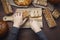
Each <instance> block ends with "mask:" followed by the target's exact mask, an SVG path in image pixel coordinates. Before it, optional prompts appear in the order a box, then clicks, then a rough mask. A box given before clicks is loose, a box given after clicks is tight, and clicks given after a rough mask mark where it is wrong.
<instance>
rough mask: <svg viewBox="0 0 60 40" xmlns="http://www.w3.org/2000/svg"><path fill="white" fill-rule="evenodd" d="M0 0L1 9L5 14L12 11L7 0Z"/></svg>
mask: <svg viewBox="0 0 60 40" xmlns="http://www.w3.org/2000/svg"><path fill="white" fill-rule="evenodd" d="M1 2H2V5H3V9H4V11H5V13H6V14H10V13H13V11H12V8H11V6H10V4H9V3H8V2H7V0H1Z"/></svg>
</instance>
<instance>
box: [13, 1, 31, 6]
mask: <svg viewBox="0 0 60 40" xmlns="http://www.w3.org/2000/svg"><path fill="white" fill-rule="evenodd" d="M14 2H15V4H17V5H19V6H28V5H30V4H31V2H32V0H14Z"/></svg>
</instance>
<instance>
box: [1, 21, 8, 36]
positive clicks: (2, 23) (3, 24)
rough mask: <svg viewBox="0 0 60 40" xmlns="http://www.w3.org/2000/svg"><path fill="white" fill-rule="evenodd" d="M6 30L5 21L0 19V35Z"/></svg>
mask: <svg viewBox="0 0 60 40" xmlns="http://www.w3.org/2000/svg"><path fill="white" fill-rule="evenodd" d="M7 31H8V25H7V23H6V22H4V21H1V20H0V37H2V36H4V35H5V34H6V33H7Z"/></svg>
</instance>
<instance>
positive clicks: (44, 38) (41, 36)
mask: <svg viewBox="0 0 60 40" xmlns="http://www.w3.org/2000/svg"><path fill="white" fill-rule="evenodd" d="M37 35H38V36H39V39H41V40H48V39H47V37H46V36H45V34H44V32H43V31H39V32H37Z"/></svg>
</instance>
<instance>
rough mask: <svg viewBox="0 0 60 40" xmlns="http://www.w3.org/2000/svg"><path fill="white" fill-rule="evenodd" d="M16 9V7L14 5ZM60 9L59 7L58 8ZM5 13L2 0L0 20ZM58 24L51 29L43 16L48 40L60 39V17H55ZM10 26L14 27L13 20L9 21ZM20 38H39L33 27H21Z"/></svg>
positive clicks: (32, 39) (29, 39)
mask: <svg viewBox="0 0 60 40" xmlns="http://www.w3.org/2000/svg"><path fill="white" fill-rule="evenodd" d="M12 8H13V10H15V7H12ZM58 9H59V8H58ZM5 15H6V14H5V13H4V10H3V7H2V4H1V2H0V20H2V18H3V16H5ZM55 20H56V23H57V26H56V27H55V28H52V29H49V27H48V25H47V22H46V20H45V18H44V16H43V24H44V25H43V27H44V28H43V29H42V30H43V31H44V33H45V35H46V36H47V38H48V40H60V18H58V19H55ZM7 23H8V25H9V27H12V22H7ZM18 39H19V40H39V39H38V37H37V35H36V34H35V33H34V32H33V31H32V30H31V29H20V35H19V37H18Z"/></svg>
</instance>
